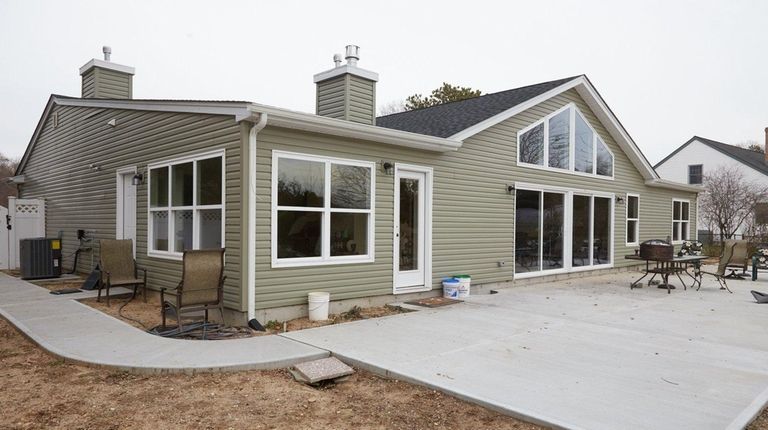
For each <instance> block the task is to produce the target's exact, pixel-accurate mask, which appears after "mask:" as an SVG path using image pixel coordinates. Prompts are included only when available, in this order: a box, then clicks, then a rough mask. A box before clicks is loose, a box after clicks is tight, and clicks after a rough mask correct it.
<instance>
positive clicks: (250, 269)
mask: <svg viewBox="0 0 768 430" xmlns="http://www.w3.org/2000/svg"><path fill="white" fill-rule="evenodd" d="M267 117H268V115H267V114H266V113H261V114H259V121H258V122H256V123H255V124H253V126H252V127H251V130H250V131H249V132H248V212H247V218H248V238H247V240H246V243H245V246H246V248H245V249H246V255H247V256H248V257H247V258H246V261H247V263H248V264H247V270H246V276H247V283H248V289H247V291H246V293H247V294H246V295H247V296H248V297H247V298H246V300H247V301H248V321H250V320H252V319H254V318H256V135H257V134H258V133H259V131H261V130H262V129H263V128H264V127H265V126H266V125H267Z"/></svg>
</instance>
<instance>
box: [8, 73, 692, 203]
mask: <svg viewBox="0 0 768 430" xmlns="http://www.w3.org/2000/svg"><path fill="white" fill-rule="evenodd" d="M570 89H574V90H576V91H577V92H578V94H579V95H580V96H581V97H582V99H583V100H584V102H585V103H586V104H587V105H588V106H589V108H590V109H592V111H593V112H594V113H595V115H596V116H597V118H598V120H599V121H600V122H601V123H602V124H603V125H604V126H605V128H606V130H607V131H608V133H609V134H610V135H611V136H612V137H613V138H614V140H615V141H616V143H617V144H618V145H619V147H620V148H621V149H622V151H623V152H624V153H625V154H626V155H627V157H628V158H629V160H630V162H632V164H633V165H634V166H635V168H637V170H638V171H639V172H640V174H641V175H642V177H643V179H644V180H645V183H646V185H649V186H654V187H661V188H669V189H675V190H682V191H690V192H698V191H699V189H698V188H697V187H693V186H690V185H685V184H678V183H674V182H671V181H667V180H663V179H661V178H660V177H659V175H658V174H657V173H656V171H655V170H654V169H653V167H651V164H650V163H649V162H648V160H647V159H646V158H645V155H643V153H642V151H640V149H639V148H638V146H637V144H635V142H634V141H633V140H632V138H631V137H630V136H629V133H627V131H626V129H624V126H623V125H622V124H621V122H619V120H618V118H616V115H614V113H613V111H611V109H610V108H609V107H608V105H607V104H606V103H605V101H604V100H603V98H602V97H601V96H600V94H599V93H598V92H597V90H596V89H595V87H594V86H593V85H592V83H591V82H590V81H589V79H588V78H587V77H586V76H585V75H580V76H575V77H571V78H565V79H559V80H555V81H549V82H544V83H541V84H536V85H530V86H527V87H522V88H517V89H514V90H508V91H502V92H499V93H494V94H488V95H485V96H480V97H476V98H473V99H468V100H462V101H458V102H453V103H448V104H445V105H441V106H434V107H430V108H425V109H420V110H417V111H410V112H404V113H402V114H396V115H389V116H387V117H381V118H379V119H377V125H367V124H360V123H356V122H352V121H345V120H340V119H335V118H328V117H324V116H319V115H314V114H309V113H305V112H297V111H292V110H288V109H282V108H277V107H272V106H266V105H262V104H257V103H251V102H247V101H211V100H156V99H100V98H77V97H67V96H60V95H55V94H53V95H51V98H50V99H49V100H48V104H47V105H46V108H45V110H44V112H43V115H42V117H41V118H40V121H39V122H38V125H37V128H36V129H35V132H34V134H33V135H32V138H31V139H30V143H29V145H28V146H27V150H26V152H25V153H24V156H23V157H22V159H21V161H20V163H19V166H18V168H17V170H16V174H17V175H18V174H20V173H21V172H22V171H23V169H24V166H25V165H26V163H27V160H28V158H29V155H30V153H31V152H32V148H33V147H34V144H35V142H36V141H37V138H38V136H39V134H40V132H41V131H42V129H43V126H44V124H45V122H46V120H47V118H48V116H49V115H50V112H51V110H52V109H53V106H54V105H62V106H80V107H94V108H112V109H128V110H147V111H161V112H186V113H202V114H213V115H232V116H234V118H235V120H236V121H249V122H254V123H256V122H260V123H261V122H263V123H264V125H266V124H269V125H273V126H277V127H285V128H292V129H298V130H303V131H309V132H316V133H322V134H327V135H331V136H341V137H348V138H353V139H361V140H370V141H374V142H380V143H385V144H389V145H395V146H402V147H408V148H415V149H420V150H426V151H438V152H450V151H456V150H458V149H459V148H461V146H462V143H463V141H464V139H467V138H468V137H471V136H473V135H475V134H477V133H479V132H481V131H483V130H485V129H487V128H488V127H491V126H493V125H495V124H498V123H500V122H502V121H504V120H506V119H508V118H511V117H512V116H514V115H517V114H519V113H520V112H523V111H524V110H526V109H529V108H531V107H533V106H536V105H537V104H539V103H542V102H544V101H546V100H548V99H550V98H552V97H555V96H557V95H558V94H561V93H563V92H565V91H568V90H570ZM440 112H442V114H439V113H440ZM436 113H438V114H436ZM409 115H414V116H413V117H411V119H408V120H406V117H408V116H409ZM398 116H399V119H397V122H399V123H400V124H401V125H402V127H403V129H400V128H397V127H394V124H395V122H396V120H395V119H394V117H398ZM462 116H466V117H468V118H471V119H466V120H465V119H463V118H462ZM389 117H393V118H390V119H385V118H389ZM430 117H431V118H432V119H433V120H434V121H435V123H436V124H437V125H435V126H434V127H433V130H432V131H426V130H425V129H418V131H412V130H417V128H416V127H417V124H421V123H424V122H425V118H430ZM443 117H445V118H446V119H441V118H443ZM379 120H382V121H383V123H382V124H379V123H378V121H379ZM406 123H409V124H413V125H412V127H413V128H412V129H406V127H405V125H404V124H406ZM383 124H389V125H391V126H392V127H387V126H385V125H383ZM440 124H442V125H440ZM409 127H410V126H409ZM422 127H423V125H422ZM441 127H444V128H441ZM438 128H440V130H438ZM430 133H432V134H430Z"/></svg>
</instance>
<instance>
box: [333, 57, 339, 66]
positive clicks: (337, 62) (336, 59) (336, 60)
mask: <svg viewBox="0 0 768 430" xmlns="http://www.w3.org/2000/svg"><path fill="white" fill-rule="evenodd" d="M333 64H335V65H336V67H341V54H333Z"/></svg>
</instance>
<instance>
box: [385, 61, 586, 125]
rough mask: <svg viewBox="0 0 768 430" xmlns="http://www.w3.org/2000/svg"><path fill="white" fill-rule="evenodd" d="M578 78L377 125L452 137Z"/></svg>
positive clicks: (395, 116)
mask: <svg viewBox="0 0 768 430" xmlns="http://www.w3.org/2000/svg"><path fill="white" fill-rule="evenodd" d="M576 78H578V76H572V77H570V78H565V79H558V80H556V81H549V82H542V83H540V84H535V85H528V86H525V87H520V88H514V89H511V90H506V91H501V92H498V93H493V94H485V95H482V96H479V97H473V98H471V99H465V100H460V101H455V102H450V103H444V104H440V105H437V106H431V107H427V108H422V109H416V110H411V111H405V112H400V113H395V114H392V115H386V116H380V117H377V118H376V125H378V126H379V127H386V128H394V129H397V130H403V131H410V132H413V133H420V134H428V135H430V136H438V137H450V136H453V135H454V134H456V133H459V132H460V131H463V130H466V129H468V128H469V127H471V126H473V125H475V124H478V123H480V122H482V121H484V120H486V119H488V118H491V117H493V116H494V115H498V114H500V113H502V112H504V111H505V110H507V109H509V108H511V107H515V106H517V105H519V104H520V103H523V102H525V101H528V100H530V99H532V98H534V97H536V96H539V95H541V94H544V93H546V92H547V91H550V90H552V89H554V88H557V87H559V86H560V85H562V84H564V83H566V82H569V81H572V80H574V79H576Z"/></svg>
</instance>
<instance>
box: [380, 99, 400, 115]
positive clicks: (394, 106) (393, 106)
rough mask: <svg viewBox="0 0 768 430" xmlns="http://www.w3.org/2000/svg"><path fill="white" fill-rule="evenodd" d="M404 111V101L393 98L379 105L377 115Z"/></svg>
mask: <svg viewBox="0 0 768 430" xmlns="http://www.w3.org/2000/svg"><path fill="white" fill-rule="evenodd" d="M400 112H405V102H404V101H402V100H393V101H391V102H389V103H385V104H383V105H380V106H379V113H378V115H379V116H386V115H392V114H393V113H400Z"/></svg>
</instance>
